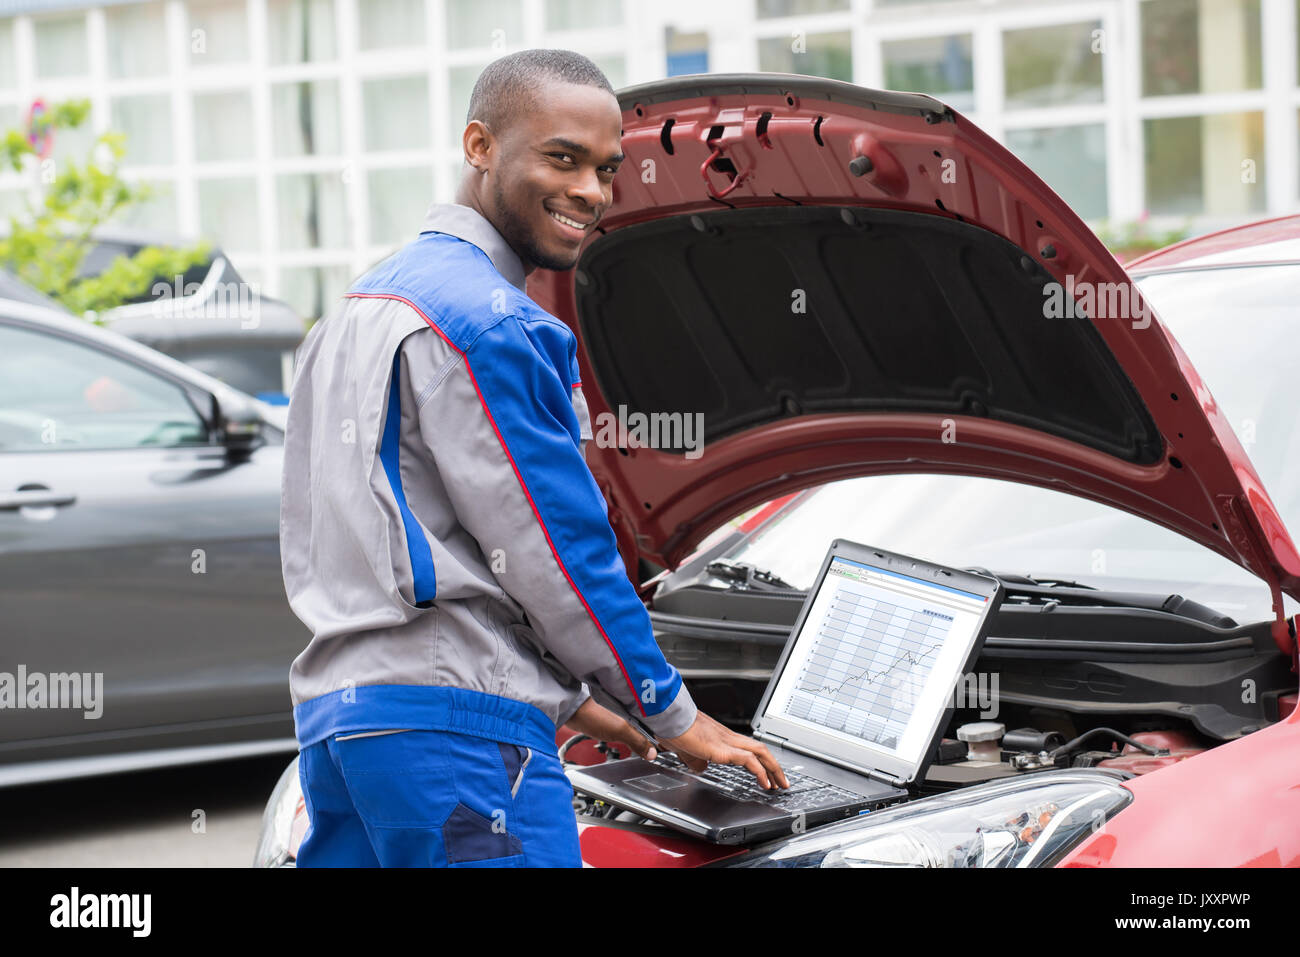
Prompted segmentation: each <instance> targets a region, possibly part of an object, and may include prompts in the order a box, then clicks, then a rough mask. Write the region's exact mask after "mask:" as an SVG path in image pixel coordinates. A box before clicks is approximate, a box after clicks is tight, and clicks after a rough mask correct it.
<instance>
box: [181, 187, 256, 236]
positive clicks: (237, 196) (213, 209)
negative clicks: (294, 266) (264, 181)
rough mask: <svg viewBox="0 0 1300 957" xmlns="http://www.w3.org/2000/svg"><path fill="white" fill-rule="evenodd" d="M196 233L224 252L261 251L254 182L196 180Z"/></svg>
mask: <svg viewBox="0 0 1300 957" xmlns="http://www.w3.org/2000/svg"><path fill="white" fill-rule="evenodd" d="M195 185H196V186H197V188H198V193H199V230H200V232H201V234H202V236H203V238H204V239H211V240H213V241H214V242H215V243H216V244H217V245H219V246H221V247H222V248H223V249H225V250H226V251H230V250H232V249H235V250H245V251H247V250H258V249H261V248H262V240H261V235H260V233H259V231H258V206H257V181H256V180H255V179H252V178H245V177H223V178H220V179H200V180H198V181H197V183H196V184H195Z"/></svg>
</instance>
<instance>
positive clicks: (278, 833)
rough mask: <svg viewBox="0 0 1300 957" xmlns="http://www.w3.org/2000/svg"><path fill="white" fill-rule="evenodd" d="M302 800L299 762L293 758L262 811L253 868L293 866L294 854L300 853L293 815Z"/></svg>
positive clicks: (298, 836)
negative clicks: (260, 829) (298, 851)
mask: <svg viewBox="0 0 1300 957" xmlns="http://www.w3.org/2000/svg"><path fill="white" fill-rule="evenodd" d="M301 797H302V785H301V783H300V782H299V780H298V759H297V758H294V759H293V760H292V761H290V762H289V766H288V767H287V768H285V769H284V773H283V774H281V775H280V780H278V781H276V782H275V789H274V790H273V791H271V798H270V800H268V801H267V802H266V810H264V811H263V812H262V833H261V836H260V837H259V838H258V841H257V853H256V854H255V855H254V856H253V866H254V867H293V866H294V852H296V851H297V850H298V847H297V843H296V840H295V838H298V839H300V835H296V834H294V816H295V814H296V812H297V810H298V801H299V799H300V798H301Z"/></svg>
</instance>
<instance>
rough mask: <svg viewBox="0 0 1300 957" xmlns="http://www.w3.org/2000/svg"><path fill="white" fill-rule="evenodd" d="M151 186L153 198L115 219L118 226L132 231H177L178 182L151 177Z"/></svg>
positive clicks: (114, 222) (149, 181)
mask: <svg viewBox="0 0 1300 957" xmlns="http://www.w3.org/2000/svg"><path fill="white" fill-rule="evenodd" d="M148 183H149V186H150V187H151V188H153V190H154V195H153V197H152V198H150V199H147V200H145V201H144V202H143V203H140V204H138V205H136V206H132V207H131V208H130V209H128V210H126V212H124V213H120V214H118V215H117V216H115V217H114V218H113V224H114V225H116V226H126V227H129V228H131V229H156V230H160V231H162V232H169V233H170V232H175V231H176V182H175V180H171V179H165V178H163V177H161V176H150V177H149V179H148Z"/></svg>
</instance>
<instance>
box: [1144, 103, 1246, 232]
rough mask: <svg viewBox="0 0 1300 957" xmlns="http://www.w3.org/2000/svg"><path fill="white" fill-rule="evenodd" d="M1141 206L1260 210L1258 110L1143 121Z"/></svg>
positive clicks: (1184, 211)
mask: <svg viewBox="0 0 1300 957" xmlns="http://www.w3.org/2000/svg"><path fill="white" fill-rule="evenodd" d="M1142 126H1143V131H1142V132H1143V141H1144V144H1145V147H1146V156H1145V171H1146V189H1147V209H1148V210H1150V211H1151V212H1152V213H1161V214H1169V215H1198V214H1206V215H1210V216H1223V215H1240V214H1243V213H1258V212H1262V211H1263V209H1264V199H1265V197H1264V114H1262V113H1218V114H1213V115H1210V116H1176V117H1168V118H1164V119H1154V120H1146V121H1145V122H1144V123H1143V124H1142Z"/></svg>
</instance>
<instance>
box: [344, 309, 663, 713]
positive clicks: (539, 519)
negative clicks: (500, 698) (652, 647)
mask: <svg viewBox="0 0 1300 957" xmlns="http://www.w3.org/2000/svg"><path fill="white" fill-rule="evenodd" d="M344 298H345V299H392V300H395V301H397V302H404V303H406V304H407V305H408V306H410V307H411V308H412V309H414V310H415V311H416V313H417V314H418V315H419V316H420V318H421V319H423V320H424V321H425V322H427V323H428V324H429V328H430V329H432V330H433V331H434V332H436V333H437V334H438V335H439V336H441V337H442V341H443V342H445V343H447V345H448V346H450V347H451V348H452V349H454V350H455V351H456V354H457V355H459V356H460V357H461V359H462V360H464V362H465V371H466V372H468V373H469V380H470V382H471V383H472V384H473V386H474V392H475V393H476V394H477V395H478V401H479V405H481V406H482V407H483V414H484V415H486V416H487V419H488V422H489V423H491V425H492V431H493V432H495V433H496V435H497V441H498V442H500V443H501V450H502V451H503V452H505V453H506V459H507V460H508V461H509V462H510V468H511V469H513V470H514V473H515V478H517V479H518V480H519V487H520V488H522V489H523V490H524V498H526V499H528V507H529V508H531V509H532V510H533V516H534V517H535V518H536V519H537V524H538V525H540V526H541V529H542V534H543V535H544V536H545V537H546V544H547V545H548V546H550V549H551V554H552V555H554V556H555V563H556V564H557V565H559V566H560V571H561V572H563V573H564V578H565V581H567V582H568V583H569V587H570V588H572V589H573V593H574V594H575V595H577V596H578V601H580V602H582V607H583V608H585V609H586V610H587V614H588V615H589V616H590V617H591V622H592V624H593V625H595V626H596V630H597V631H599V632H600V637H602V638H604V639H605V644H606V646H607V647H608V648H609V651H610V654H612V655H613V656H614V660H615V661H617V662H618V668H619V670H620V671H621V672H623V679H624V680H625V681H626V682H627V687H628V690H629V691H631V692H632V698H633V700H634V701H636V704H637V707H638V708H639V709H640V710H641V714H642V715H645V713H646V712H645V705H644V704H643V703H642V701H641V696H640V695H638V694H637V693H636V688H635V687H634V686H633V684H632V676H631V675H629V674H628V673H627V668H625V667H624V666H623V659H622V658H620V657H619V654H618V651H617V650H616V649H615V648H614V643H613V642H612V641H610V640H609V635H607V634H605V629H604V628H602V627H601V625H600V622H599V621H598V620H597V619H596V613H595V612H593V611H592V610H591V606H590V605H588V604H587V599H586V598H584V597H583V595H582V592H581V591H579V590H578V585H577V583H576V582H574V580H573V578H572V577H571V576H570V575H569V570H568V569H567V568H565V567H564V562H563V561H562V560H561V559H560V553H559V552H558V551H556V549H555V543H554V542H553V541H551V533H550V532H549V531H547V529H546V523H545V522H543V521H542V515H541V513H540V512H539V511H537V505H536V504H535V503H534V502H533V496H532V494H531V493H530V492H529V491H528V484H527V483H526V482H524V477H523V475H522V474H520V472H519V466H517V465H515V457H514V456H513V455H511V454H510V448H509V446H507V445H506V439H505V436H503V435H502V434H501V430H500V429H498V428H497V423H496V420H495V419H494V418H492V412H491V410H489V409H488V406H487V402H486V401H485V400H484V399H483V392H482V390H481V389H479V387H478V380H477V379H476V378H474V370H473V369H472V368H470V364H469V357H468V356H466V355H465V353H464V352H462V351H461V350H460V349H459V348H458V347H457V346H456V344H455V343H454V342H452V341H451V340H450V339H448V338H447V334H446V333H444V332H443V331H442V330H441V329H439V328H438V326H437V325H436V324H435V323H434V321H433V320H432V319H430V318H429V317H428V316H426V315H425V314H424V311H423V310H422V309H420V307H419V306H417V305H416V304H415V303H413V302H411V300H409V299H406V298H404V297H402V296H398V295H395V294H393V293H379V292H350V293H346V294H345V295H344Z"/></svg>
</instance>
